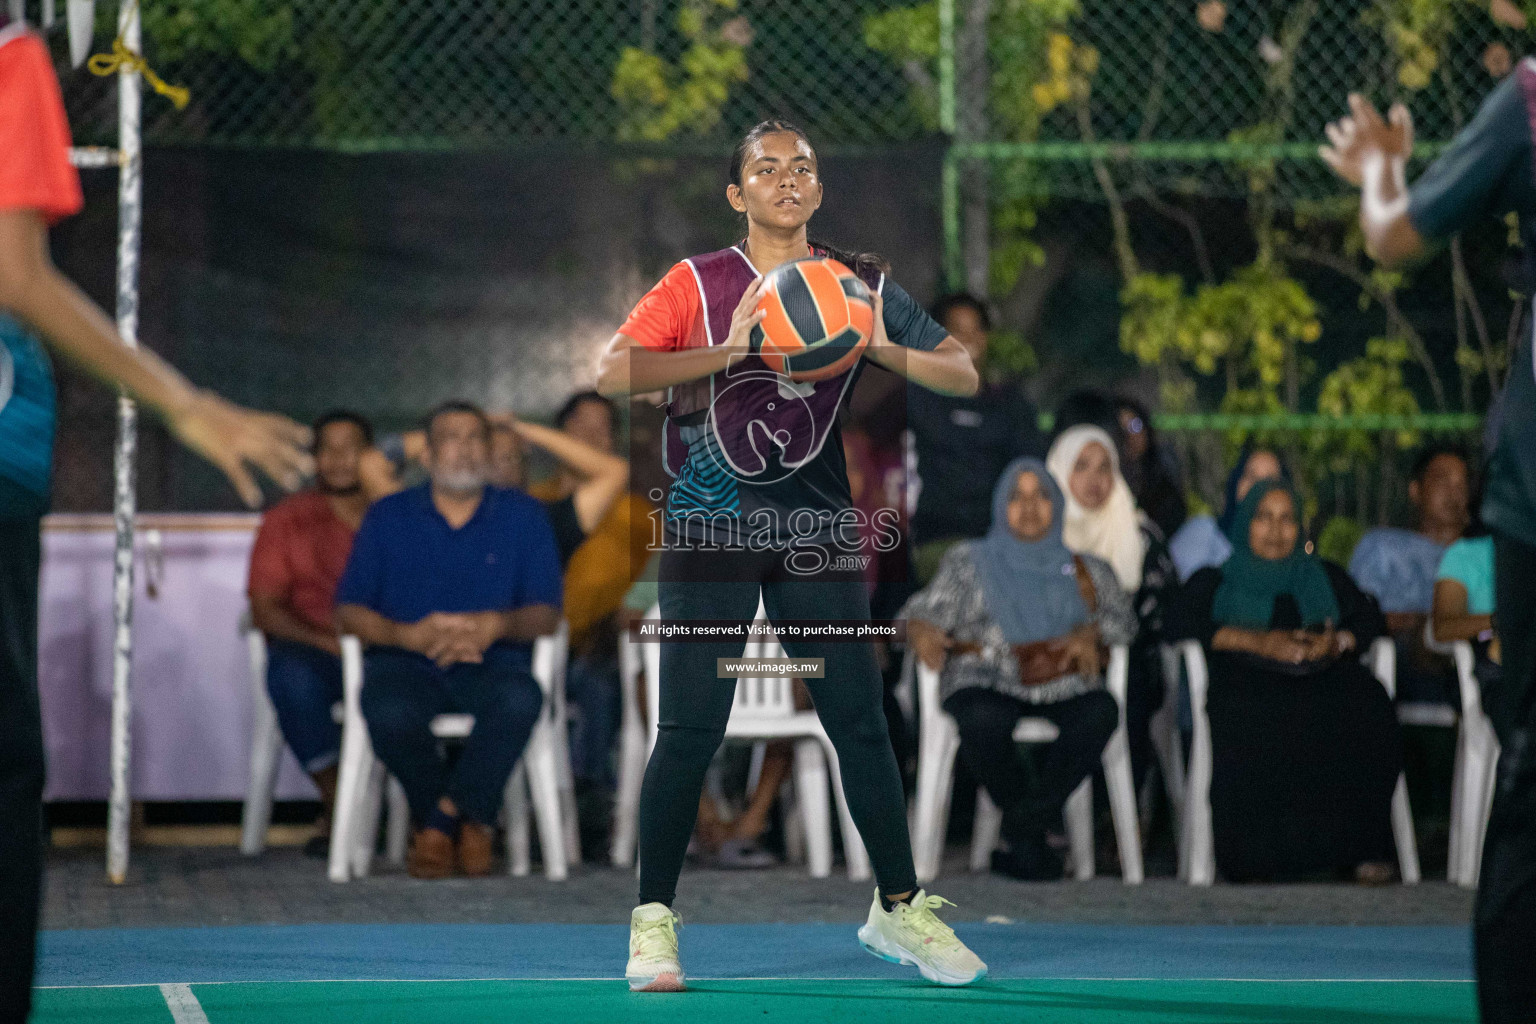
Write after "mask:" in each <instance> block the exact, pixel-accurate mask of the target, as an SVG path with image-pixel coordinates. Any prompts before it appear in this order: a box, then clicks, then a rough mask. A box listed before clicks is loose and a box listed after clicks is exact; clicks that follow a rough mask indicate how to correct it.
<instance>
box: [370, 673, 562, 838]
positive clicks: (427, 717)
mask: <svg viewBox="0 0 1536 1024" xmlns="http://www.w3.org/2000/svg"><path fill="white" fill-rule="evenodd" d="M523 664H524V663H523V661H522V659H521V658H519V657H518V656H517V654H516V653H515V652H513V651H510V650H507V649H506V648H502V647H492V648H491V649H490V650H488V651H486V652H485V660H484V661H483V662H482V663H481V664H478V665H472V664H466V663H461V664H458V665H453V666H451V667H450V668H447V669H439V668H438V667H437V666H436V665H434V664H432V662H430V661H428V660H427V659H426V658H424V657H422V656H421V655H419V654H414V653H412V652H410V651H402V650H400V649H398V648H394V647H375V648H372V649H370V650H369V651H368V653H367V654H366V655H365V656H364V659H363V697H362V704H363V717H364V718H365V719H367V720H368V735H369V737H370V738H371V739H372V740H373V749H374V751H375V752H376V753H377V754H378V755H379V760H381V761H383V762H384V765H385V767H387V768H388V769H389V773H390V774H391V775H393V776H394V777H395V778H397V779H399V780H400V785H401V786H402V787H403V788H404V789H405V795H406V798H407V799H408V800H409V801H410V804H411V814H412V815H413V816H414V817H415V818H416V820H417V821H418V822H424V821H426V820H427V818H428V817H429V816H430V815H431V814H432V809H433V808H434V807H436V806H437V802H438V800H440V799H441V798H442V797H444V796H447V797H448V799H450V800H452V801H453V803H454V806H456V807H457V808H458V810H459V813H460V815H461V816H463V817H464V818H466V819H467V820H469V821H473V822H478V823H479V824H482V825H495V824H496V813H497V811H498V810H499V809H500V808H501V804H502V794H503V792H504V791H505V789H506V785H507V777H508V776H509V775H511V774H512V768H513V766H515V765H516V764H517V759H518V758H520V757H522V756H523V748H524V747H526V746H527V745H528V736H529V734H530V733H531V732H532V731H533V727H534V725H535V724H536V723H537V722H538V720H539V708H540V707H541V706H542V705H543V702H544V694H543V691H542V690H540V689H539V684H538V682H537V681H536V680H535V679H534V678H533V676H532V675H531V674H530V673H529V672H528V670H527V669H526V668H524V667H523ZM450 712H454V713H461V714H470V715H474V716H475V727H474V729H473V731H471V732H470V734H469V738H468V739H467V740H465V741H464V749H463V750H462V751H461V752H460V754H459V758H458V761H457V762H456V763H455V764H454V766H453V768H452V770H451V771H450V770H449V767H448V763H447V761H446V760H445V759H444V758H443V755H442V754H441V753H440V752H439V750H438V741H437V740H436V739H435V738H434V737H433V736H432V729H431V723H432V719H434V718H436V717H437V716H438V715H441V714H447V713H450Z"/></svg>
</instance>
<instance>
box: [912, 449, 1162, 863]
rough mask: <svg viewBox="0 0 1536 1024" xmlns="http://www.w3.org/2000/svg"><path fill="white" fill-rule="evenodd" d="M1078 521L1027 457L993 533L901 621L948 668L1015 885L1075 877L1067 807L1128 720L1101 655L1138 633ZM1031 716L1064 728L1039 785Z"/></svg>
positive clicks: (1003, 484) (956, 550)
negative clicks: (1021, 729)
mask: <svg viewBox="0 0 1536 1024" xmlns="http://www.w3.org/2000/svg"><path fill="white" fill-rule="evenodd" d="M1065 512H1066V502H1065V498H1064V497H1063V495H1062V492H1061V488H1060V487H1059V486H1057V484H1056V481H1055V480H1054V479H1052V477H1051V474H1050V471H1049V470H1047V469H1046V467H1045V464H1044V463H1043V462H1040V461H1039V460H1038V459H1016V460H1015V461H1014V462H1012V463H1010V464H1009V466H1008V468H1007V469H1005V470H1004V471H1003V474H1002V476H1000V477H999V478H998V481H997V484H996V486H995V487H994V489H993V492H992V525H991V528H990V529H989V530H988V532H987V535H986V536H985V537H983V538H981V539H980V540H974V541H965V542H962V543H960V544H956V545H954V546H952V547H951V548H950V549H949V550H948V551H946V552H945V553H944V559H943V561H942V562H941V563H940V564H939V570H938V573H937V574H936V575H935V576H934V578H933V581H932V582H930V583H929V584H928V586H927V587H925V588H923V590H921V591H920V592H919V593H917V594H915V595H914V596H913V597H912V599H911V600H909V601H908V602H907V604H906V606H905V607H904V608H903V609H902V611H901V613H900V615H901V617H903V618H905V619H907V628H908V640H909V641H910V643H911V645H912V648H913V650H914V651H915V652H916V654H917V656H918V657H919V658H920V659H922V661H923V662H924V664H926V665H928V666H930V667H932V668H935V669H939V670H940V676H939V692H940V698H941V699H942V700H943V702H944V710H945V711H947V712H949V713H950V714H951V715H953V716H954V718H955V722H956V724H957V725H958V726H959V729H960V758H961V760H962V761H964V762H965V765H966V767H967V768H969V769H970V771H971V773H972V774H973V775H975V776H976V778H977V779H978V780H979V781H980V782H981V784H982V785H983V786H985V787H986V789H987V794H988V795H989V796H990V797H991V798H992V802H993V803H995V804H996V805H997V806H998V807H1000V808H1002V811H1003V828H1002V833H1003V838H1004V839H1005V840H1006V841H1007V843H1008V849H1007V850H1006V851H1001V850H1000V851H998V852H997V853H996V854H995V855H994V856H993V858H992V869H993V870H994V871H997V872H999V873H1001V874H1006V875H1010V876H1012V877H1015V878H1026V879H1034V878H1052V877H1054V878H1060V877H1061V871H1062V857H1061V854H1060V853H1059V852H1057V848H1056V847H1055V846H1054V845H1053V844H1052V843H1051V842H1049V841H1048V839H1047V832H1048V831H1059V829H1060V823H1061V805H1062V804H1063V803H1064V802H1065V801H1066V799H1067V797H1068V796H1069V795H1071V793H1072V791H1073V790H1074V789H1076V788H1077V787H1078V784H1079V783H1081V782H1082V781H1083V780H1084V779H1086V778H1087V777H1088V776H1089V775H1090V774H1091V773H1092V772H1093V770H1094V768H1095V767H1096V766H1097V765H1098V763H1099V758H1100V756H1101V755H1102V754H1103V751H1104V745H1105V743H1107V742H1108V741H1109V738H1110V737H1111V736H1112V735H1113V734H1114V731H1115V728H1116V726H1118V725H1119V722H1120V707H1119V705H1118V704H1117V703H1116V702H1115V699H1114V698H1113V697H1111V696H1110V695H1109V693H1108V692H1106V691H1105V689H1104V679H1103V674H1102V663H1101V660H1100V650H1101V648H1102V647H1104V646H1107V645H1112V644H1128V643H1130V642H1131V640H1132V639H1133V638H1134V637H1135V635H1136V613H1135V611H1134V609H1132V607H1131V601H1130V598H1129V597H1128V596H1127V595H1126V593H1125V591H1124V590H1122V589H1121V587H1120V583H1119V581H1118V579H1117V578H1116V576H1115V571H1114V569H1113V568H1111V567H1110V565H1109V563H1107V562H1104V561H1101V560H1100V559H1098V558H1095V557H1093V556H1092V555H1081V556H1078V557H1076V558H1074V557H1073V554H1072V552H1071V551H1069V550H1068V549H1067V546H1066V544H1065V543H1063V541H1062V537H1061V533H1062V527H1063V525H1064V524H1065V522H1066V515H1065ZM1079 566H1081V568H1079ZM1021 654H1022V656H1023V658H1022V662H1021V659H1020V656H1021ZM1026 715H1028V716H1030V717H1032V718H1048V719H1050V720H1051V721H1052V722H1054V723H1055V724H1056V728H1057V730H1058V731H1059V735H1058V736H1057V738H1056V741H1055V742H1054V743H1052V744H1051V745H1050V746H1049V747H1047V748H1046V753H1045V758H1044V761H1043V763H1042V764H1041V766H1040V769H1039V770H1038V772H1035V773H1033V777H1031V776H1032V773H1031V772H1029V771H1028V770H1027V766H1026V765H1025V764H1024V763H1023V761H1021V760H1020V758H1019V751H1018V748H1017V747H1016V746H1015V745H1014V742H1013V730H1014V726H1015V725H1016V724H1017V723H1018V721H1019V719H1020V718H1022V717H1024V716H1026Z"/></svg>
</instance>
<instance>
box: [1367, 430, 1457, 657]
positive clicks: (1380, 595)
mask: <svg viewBox="0 0 1536 1024" xmlns="http://www.w3.org/2000/svg"><path fill="white" fill-rule="evenodd" d="M1470 498H1471V494H1470V489H1469V484H1468V479H1467V460H1466V457H1465V456H1463V455H1462V454H1461V453H1460V452H1458V451H1453V450H1450V449H1446V448H1430V449H1427V450H1426V451H1424V452H1422V453H1421V454H1420V455H1419V457H1418V458H1417V459H1415V460H1414V463H1413V469H1412V471H1411V473H1410V475H1409V482H1408V499H1409V500H1410V501H1411V502H1412V503H1413V506H1414V509H1415V512H1416V518H1417V522H1415V523H1414V526H1413V529H1411V530H1404V529H1399V528H1397V527H1392V526H1380V527H1377V528H1376V529H1374V530H1370V531H1368V532H1367V533H1366V534H1365V536H1363V537H1361V538H1360V543H1359V544H1357V545H1356V546H1355V552H1354V555H1353V556H1351V558H1350V560H1349V574H1350V575H1351V576H1353V577H1354V579H1355V582H1356V583H1358V584H1359V585H1360V589H1361V590H1364V591H1365V592H1366V593H1367V594H1370V595H1371V596H1372V597H1374V598H1376V600H1377V602H1379V603H1380V604H1381V608H1382V611H1383V612H1385V613H1386V616H1387V628H1389V629H1390V630H1391V631H1392V632H1394V633H1401V632H1405V631H1413V632H1419V631H1421V630H1423V628H1424V620H1425V618H1427V617H1428V615H1429V611H1430V606H1431V605H1432V604H1433V603H1434V596H1433V591H1434V581H1435V571H1436V570H1437V569H1438V568H1439V566H1440V559H1441V557H1442V556H1443V555H1444V554H1445V549H1446V548H1448V547H1450V545H1451V544H1452V542H1454V541H1456V540H1458V539H1460V537H1461V535H1462V534H1463V533H1464V532H1466V529H1467V524H1468V523H1469V522H1471V518H1472V517H1471V514H1470V513H1469V511H1468V504H1469V501H1470Z"/></svg>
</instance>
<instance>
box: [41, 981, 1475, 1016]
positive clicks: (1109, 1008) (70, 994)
mask: <svg viewBox="0 0 1536 1024" xmlns="http://www.w3.org/2000/svg"><path fill="white" fill-rule="evenodd" d="M187 992H190V994H191V996H192V997H194V999H187V998H186V994H187ZM194 1000H195V1001H194ZM173 1007H174V1009H173ZM1476 1019H1477V1009H1476V1003H1475V993H1474V990H1473V986H1472V985H1471V984H1470V983H1467V982H1460V981H1305V980H1301V981H1239V980H1050V979H1014V980H1006V981H995V980H986V981H983V982H981V983H980V984H977V985H974V986H971V987H969V988H963V989H942V988H937V987H935V986H931V985H925V984H920V983H917V982H914V981H877V980H847V981H840V980H829V979H821V980H798V981H797V980H787V979H776V980H767V979H765V980H740V981H727V980H705V981H699V982H696V983H694V986H693V988H692V989H691V991H689V992H688V993H685V994H682V995H643V994H635V993H631V992H629V991H628V989H627V988H626V987H625V985H624V983H623V982H622V981H610V980H602V981H594V980H554V981H420V982H418V981H355V982H354V981H335V982H327V981H320V982H252V983H240V984H208V985H204V984H197V985H191V986H155V985H140V986H127V987H102V988H56V989H42V990H39V991H38V992H37V1010H36V1012H35V1013H34V1015H33V1021H34V1022H35V1024H64V1022H85V1021H89V1022H92V1024H152V1022H153V1024H168V1022H169V1024H202V1021H204V1020H206V1021H207V1022H208V1024H318V1022H337V1024H354V1022H355V1024H395V1022H400V1024H407V1022H409V1024H491V1022H493V1021H494V1022H496V1024H508V1022H520V1021H532V1022H566V1021H570V1022H583V1024H585V1022H594V1024H595V1022H615V1024H617V1022H624V1024H644V1022H649V1021H657V1022H665V1024H693V1022H700V1024H702V1022H721V1021H774V1020H778V1021H796V1022H804V1024H818V1022H829V1024H858V1022H864V1021H868V1022H871V1024H873V1022H879V1024H934V1022H936V1021H951V1020H952V1021H965V1022H968V1024H969V1022H992V1021H997V1022H1003V1021H1007V1022H1010V1024H1017V1022H1029V1024H1058V1022H1060V1024H1067V1022H1071V1024H1109V1022H1123V1024H1151V1022H1154V1021H1156V1022H1164V1021H1168V1022H1172V1021H1194V1022H1213V1024H1215V1022H1231V1024H1258V1022H1266V1024H1270V1022H1272V1024H1314V1022H1315V1024H1391V1022H1396V1024H1441V1022H1447V1024H1449V1022H1461V1021H1469V1022H1470V1021H1475V1020H1476Z"/></svg>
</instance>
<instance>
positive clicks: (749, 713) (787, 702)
mask: <svg viewBox="0 0 1536 1024" xmlns="http://www.w3.org/2000/svg"><path fill="white" fill-rule="evenodd" d="M755 624H756V625H757V626H759V627H766V626H767V625H768V620H767V618H759V619H758V620H757V621H756V623H755ZM742 656H743V658H782V657H784V656H785V654H784V648H783V647H782V646H780V644H779V641H778V639H777V638H776V637H774V636H773V635H772V634H768V635H766V636H764V637H763V638H762V639H761V640H755V641H752V640H749V641H748V642H747V647H746V650H745V651H744V652H743V655H742ZM794 713H795V683H794V679H792V678H791V677H788V676H742V677H740V678H738V679H737V680H736V697H735V700H733V701H732V702H731V717H732V718H752V719H763V718H787V717H788V716H790V715H793V714H794Z"/></svg>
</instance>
